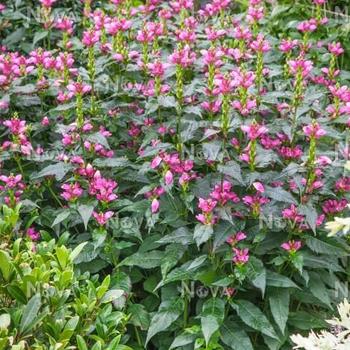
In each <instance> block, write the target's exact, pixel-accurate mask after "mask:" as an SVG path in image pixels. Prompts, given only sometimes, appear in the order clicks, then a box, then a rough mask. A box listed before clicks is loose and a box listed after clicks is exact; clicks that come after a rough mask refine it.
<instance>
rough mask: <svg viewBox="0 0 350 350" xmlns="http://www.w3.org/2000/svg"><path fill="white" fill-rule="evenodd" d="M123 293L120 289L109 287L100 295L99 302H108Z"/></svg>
mask: <svg viewBox="0 0 350 350" xmlns="http://www.w3.org/2000/svg"><path fill="white" fill-rule="evenodd" d="M124 293H125V292H124V291H123V290H122V289H111V290H109V291H108V292H106V293H105V295H104V296H103V297H102V299H101V304H106V303H110V302H112V301H114V300H116V299H118V298H120V297H121V296H123V295H124Z"/></svg>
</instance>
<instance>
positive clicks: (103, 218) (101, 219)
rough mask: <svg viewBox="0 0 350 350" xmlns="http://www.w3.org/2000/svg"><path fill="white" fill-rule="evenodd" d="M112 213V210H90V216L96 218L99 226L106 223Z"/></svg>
mask: <svg viewBox="0 0 350 350" xmlns="http://www.w3.org/2000/svg"><path fill="white" fill-rule="evenodd" d="M113 215H114V213H113V212H112V211H110V210H109V211H106V212H105V213H103V212H99V213H97V212H96V211H93V212H92V216H93V217H94V218H95V219H96V221H97V222H98V224H99V225H100V226H104V225H106V223H107V221H108V220H109V219H110V218H111V217H112V216H113Z"/></svg>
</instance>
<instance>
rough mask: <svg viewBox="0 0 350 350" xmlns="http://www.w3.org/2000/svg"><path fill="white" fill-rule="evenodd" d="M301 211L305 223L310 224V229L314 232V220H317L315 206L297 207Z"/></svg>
mask: <svg viewBox="0 0 350 350" xmlns="http://www.w3.org/2000/svg"><path fill="white" fill-rule="evenodd" d="M299 210H300V212H301V213H303V214H305V220H306V222H307V224H308V225H309V226H310V228H311V230H312V231H313V232H314V233H315V232H316V221H317V216H318V215H317V211H316V209H315V208H313V207H311V206H310V205H301V206H300V207H299Z"/></svg>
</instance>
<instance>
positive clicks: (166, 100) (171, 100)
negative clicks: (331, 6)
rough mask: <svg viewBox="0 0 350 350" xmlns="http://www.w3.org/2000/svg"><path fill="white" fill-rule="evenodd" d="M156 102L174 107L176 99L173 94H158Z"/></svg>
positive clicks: (166, 106)
mask: <svg viewBox="0 0 350 350" xmlns="http://www.w3.org/2000/svg"><path fill="white" fill-rule="evenodd" d="M158 104H159V106H162V107H165V108H169V107H176V100H175V97H174V96H158Z"/></svg>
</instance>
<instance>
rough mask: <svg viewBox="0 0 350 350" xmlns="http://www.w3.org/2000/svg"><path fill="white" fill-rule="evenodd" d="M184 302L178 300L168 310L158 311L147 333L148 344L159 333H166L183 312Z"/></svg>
mask: <svg viewBox="0 0 350 350" xmlns="http://www.w3.org/2000/svg"><path fill="white" fill-rule="evenodd" d="M180 304H181V305H182V300H180V299H178V300H177V301H175V303H174V305H170V306H169V307H168V308H167V309H162V310H161V311H158V312H157V313H156V314H155V315H154V316H153V317H152V319H151V325H150V327H149V329H148V332H147V339H146V344H145V345H147V344H148V342H149V341H150V340H151V338H153V337H154V336H155V335H156V334H157V333H159V332H162V331H165V330H166V329H167V328H168V327H169V326H170V325H171V324H173V323H174V322H175V321H176V320H177V319H178V318H179V316H180V314H181V312H182V307H180V306H181V305H180Z"/></svg>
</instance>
